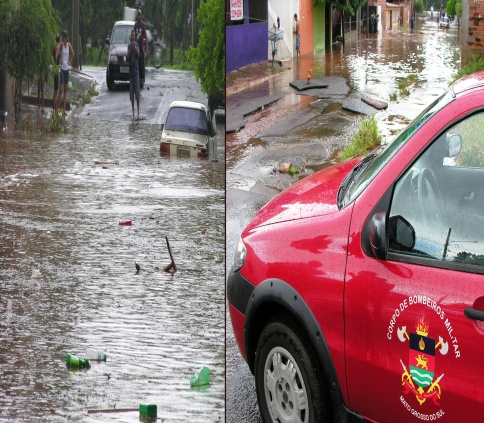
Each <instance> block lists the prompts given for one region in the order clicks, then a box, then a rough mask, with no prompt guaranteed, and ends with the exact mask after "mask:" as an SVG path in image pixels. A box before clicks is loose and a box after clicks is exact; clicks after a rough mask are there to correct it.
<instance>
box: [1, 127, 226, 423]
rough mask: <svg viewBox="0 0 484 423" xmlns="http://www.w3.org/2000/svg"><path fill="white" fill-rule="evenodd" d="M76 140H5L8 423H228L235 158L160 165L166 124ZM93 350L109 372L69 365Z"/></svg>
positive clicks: (96, 365) (10, 135)
mask: <svg viewBox="0 0 484 423" xmlns="http://www.w3.org/2000/svg"><path fill="white" fill-rule="evenodd" d="M69 129H70V133H68V134H62V135H55V136H44V135H42V136H37V135H25V134H23V133H20V132H15V131H13V130H12V129H11V128H9V130H8V131H7V132H5V131H4V132H3V134H2V133H0V421H2V422H21V421H25V422H66V421H70V422H86V423H87V422H104V421H116V422H119V421H123V422H139V412H138V411H136V410H137V409H138V407H139V404H141V403H146V404H156V405H157V409H158V421H163V422H184V423H186V422H210V423H211V422H216V421H223V416H224V392H225V385H224V383H225V367H224V327H225V315H224V309H225V307H224V254H225V249H224V240H225V238H224V221H225V219H224V208H225V205H224V193H225V192H224V189H225V183H224V180H225V165H224V161H223V160H220V161H218V162H212V161H210V160H198V159H197V160H192V159H187V158H166V157H163V156H160V154H159V150H158V149H159V135H160V130H159V126H158V125H149V124H146V123H143V122H140V123H131V122H129V123H120V122H117V123H112V122H108V121H95V120H90V119H80V118H74V120H73V121H72V122H71V123H69ZM219 134H221V135H220V137H221V139H219V140H218V145H219V146H221V145H223V126H222V127H221V128H219ZM222 154H223V152H222ZM221 157H223V156H221ZM96 161H97V162H101V164H96ZM129 221H130V222H131V225H128V224H126V225H120V223H121V222H124V223H129ZM165 237H167V238H168V240H169V243H170V246H171V250H172V253H173V257H174V259H175V263H176V266H177V268H178V270H177V271H176V272H175V273H167V272H164V271H163V267H164V266H166V265H168V264H169V263H170V256H169V253H168V249H167V245H166V239H165ZM136 263H137V264H138V265H139V266H140V269H141V270H140V271H139V272H137V271H136V265H135V264H136ZM87 348H95V349H100V350H103V351H104V352H106V353H107V355H108V357H107V361H105V362H95V361H91V367H90V368H89V369H87V370H86V369H83V370H79V371H77V370H72V369H69V368H67V366H66V363H65V360H66V355H67V354H68V353H70V354H74V355H76V356H79V357H81V358H83V357H84V356H85V353H86V349H87ZM202 366H207V367H208V368H209V369H210V371H211V383H210V385H209V386H208V387H205V388H199V389H190V378H191V377H192V376H193V375H194V373H195V372H196V371H197V370H199V369H200V368H201V367H202ZM119 409H132V410H133V411H127V412H111V413H107V412H102V410H111V411H113V410H119ZM96 411H101V412H96Z"/></svg>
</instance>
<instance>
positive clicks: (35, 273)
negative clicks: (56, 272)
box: [32, 269, 42, 279]
mask: <svg viewBox="0 0 484 423" xmlns="http://www.w3.org/2000/svg"><path fill="white" fill-rule="evenodd" d="M32 279H42V273H40V270H39V269H32Z"/></svg>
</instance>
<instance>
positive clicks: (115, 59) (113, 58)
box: [109, 54, 118, 62]
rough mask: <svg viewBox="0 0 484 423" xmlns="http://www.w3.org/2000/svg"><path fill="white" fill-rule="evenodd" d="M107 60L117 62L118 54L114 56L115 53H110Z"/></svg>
mask: <svg viewBox="0 0 484 423" xmlns="http://www.w3.org/2000/svg"><path fill="white" fill-rule="evenodd" d="M109 61H110V62H117V61H118V56H116V55H115V54H112V55H110V56H109Z"/></svg>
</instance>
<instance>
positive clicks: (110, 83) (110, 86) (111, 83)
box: [106, 72, 114, 91]
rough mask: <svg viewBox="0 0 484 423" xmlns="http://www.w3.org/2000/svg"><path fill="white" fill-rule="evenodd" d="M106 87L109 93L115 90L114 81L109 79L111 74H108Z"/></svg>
mask: <svg viewBox="0 0 484 423" xmlns="http://www.w3.org/2000/svg"><path fill="white" fill-rule="evenodd" d="M106 85H107V86H108V90H109V91H112V90H113V89H114V81H113V80H112V79H111V78H110V77H109V72H106Z"/></svg>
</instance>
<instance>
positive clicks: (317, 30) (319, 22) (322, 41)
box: [314, 4, 331, 51]
mask: <svg viewBox="0 0 484 423" xmlns="http://www.w3.org/2000/svg"><path fill="white" fill-rule="evenodd" d="M330 23H331V22H330ZM326 25H327V23H326V8H325V7H324V5H322V4H318V5H317V6H316V7H315V8H314V51H317V50H324V49H325V46H326V35H325V32H326Z"/></svg>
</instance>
